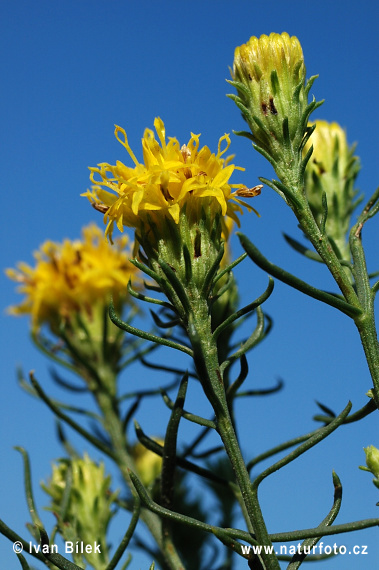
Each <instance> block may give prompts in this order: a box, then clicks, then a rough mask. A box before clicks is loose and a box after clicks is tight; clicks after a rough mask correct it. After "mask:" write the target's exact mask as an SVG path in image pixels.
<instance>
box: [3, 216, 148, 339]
mask: <svg viewBox="0 0 379 570" xmlns="http://www.w3.org/2000/svg"><path fill="white" fill-rule="evenodd" d="M82 234H83V239H82V240H77V241H70V240H64V241H63V243H54V242H51V241H46V242H45V243H44V244H43V245H42V246H41V248H40V250H39V251H37V252H36V253H35V254H34V257H35V259H36V264H35V267H30V266H29V265H27V264H26V263H19V264H18V269H8V270H7V271H6V273H7V275H8V277H10V279H13V280H14V281H16V282H18V283H20V287H19V292H20V293H23V294H24V295H25V299H24V300H23V302H22V303H21V304H20V305H16V306H14V307H11V308H10V312H11V313H12V314H14V315H21V314H30V315H31V317H32V326H33V329H34V330H35V329H38V328H39V327H40V326H41V325H42V324H43V323H48V324H50V325H51V326H52V327H53V328H55V326H56V325H57V324H59V321H60V320H61V318H62V317H63V318H66V317H68V316H69V315H70V314H71V313H73V312H79V311H85V312H87V313H89V314H90V313H91V311H92V310H93V307H94V305H95V304H97V303H102V304H105V303H107V302H108V300H109V295H110V294H111V293H112V294H113V295H114V296H115V297H116V300H117V299H122V298H123V297H124V296H125V293H126V288H127V285H128V281H129V279H130V278H131V276H132V275H133V274H135V273H136V271H137V270H136V268H135V267H134V266H133V265H132V264H131V263H130V262H129V261H128V251H127V250H126V249H125V248H126V246H127V243H128V237H127V236H124V237H123V238H121V239H119V240H118V241H117V243H116V246H115V247H111V246H110V245H109V244H108V242H107V241H106V239H105V238H104V235H103V232H102V231H101V230H100V228H98V227H97V226H96V225H95V224H91V225H89V226H88V227H86V228H84V229H83V232H82Z"/></svg>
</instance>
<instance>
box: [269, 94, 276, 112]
mask: <svg viewBox="0 0 379 570" xmlns="http://www.w3.org/2000/svg"><path fill="white" fill-rule="evenodd" d="M270 111H271V115H277V114H278V111H277V110H276V107H275V105H274V99H273V98H272V97H270Z"/></svg>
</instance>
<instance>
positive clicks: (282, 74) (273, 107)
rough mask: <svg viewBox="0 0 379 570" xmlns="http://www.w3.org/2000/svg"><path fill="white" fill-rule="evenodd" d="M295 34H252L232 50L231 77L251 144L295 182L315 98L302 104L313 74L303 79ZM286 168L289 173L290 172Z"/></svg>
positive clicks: (283, 177)
mask: <svg viewBox="0 0 379 570" xmlns="http://www.w3.org/2000/svg"><path fill="white" fill-rule="evenodd" d="M305 73H306V71H305V65H304V57H303V51H302V48H301V45H300V42H299V40H298V39H297V38H296V37H295V36H293V37H290V36H289V35H288V34H287V33H283V34H275V33H272V34H270V35H269V36H266V35H262V36H261V37H260V38H259V39H258V38H256V37H252V38H250V40H249V41H248V42H247V43H246V44H244V45H242V46H240V47H237V48H236V50H235V55H234V64H233V72H232V78H233V80H232V81H229V83H230V84H231V85H233V86H234V87H235V88H236V89H237V92H238V95H237V96H236V95H229V97H230V98H231V99H233V100H234V101H235V103H236V104H237V106H238V107H239V109H240V110H241V112H242V115H243V117H244V119H245V120H246V122H247V123H248V125H249V127H250V130H251V134H250V133H246V132H240V133H237V134H244V135H246V136H248V137H249V138H251V140H252V141H253V143H254V147H255V148H256V150H258V152H260V153H261V154H263V156H265V157H266V158H267V159H268V160H269V161H270V162H271V164H272V165H273V166H274V168H275V170H276V173H277V174H278V176H279V178H280V179H281V180H282V181H283V182H285V183H286V184H288V183H292V184H293V183H295V184H296V186H298V182H299V180H300V179H299V177H301V176H302V174H303V169H304V167H305V163H303V159H302V155H301V151H302V148H303V145H304V144H305V141H306V139H307V138H308V137H309V136H310V134H311V130H310V129H309V128H308V119H309V116H310V114H311V112H312V111H313V110H314V109H316V107H318V106H319V105H321V103H316V101H312V103H310V104H309V105H308V93H309V90H310V88H311V86H312V84H313V81H314V80H315V79H316V76H315V77H312V78H311V79H310V80H309V81H308V82H307V83H306V82H305ZM291 172H292V173H293V175H292V176H291Z"/></svg>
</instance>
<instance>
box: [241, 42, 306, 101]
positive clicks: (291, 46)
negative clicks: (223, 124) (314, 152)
mask: <svg viewBox="0 0 379 570" xmlns="http://www.w3.org/2000/svg"><path fill="white" fill-rule="evenodd" d="M274 70H275V71H276V73H277V74H278V77H279V78H280V79H282V80H283V81H284V82H285V85H290V84H292V83H293V81H295V82H296V81H297V82H299V80H300V79H302V78H303V77H304V75H305V69H304V56H303V50H302V48H301V45H300V42H299V40H298V39H297V38H296V37H295V36H292V37H290V36H289V35H288V34H287V33H286V32H283V33H282V34H275V33H272V34H270V35H269V36H266V35H264V34H263V35H262V36H261V37H260V38H259V39H258V38H256V37H255V36H253V37H252V38H250V40H249V41H248V42H247V43H246V44H243V45H242V46H240V47H237V48H236V50H235V53H234V74H235V75H236V74H238V75H239V74H243V75H245V76H246V77H247V78H248V80H249V81H251V82H258V83H259V82H260V81H261V80H262V79H265V80H266V81H267V82H271V73H272V72H273V71H274ZM267 111H269V109H267Z"/></svg>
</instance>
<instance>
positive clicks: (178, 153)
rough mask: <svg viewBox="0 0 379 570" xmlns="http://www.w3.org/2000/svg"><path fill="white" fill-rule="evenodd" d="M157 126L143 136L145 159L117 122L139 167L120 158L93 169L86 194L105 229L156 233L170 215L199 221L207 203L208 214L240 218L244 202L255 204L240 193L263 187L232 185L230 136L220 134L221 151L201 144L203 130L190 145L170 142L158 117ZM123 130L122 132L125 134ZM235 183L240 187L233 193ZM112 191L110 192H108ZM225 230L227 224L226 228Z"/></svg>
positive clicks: (109, 232) (122, 140)
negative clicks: (140, 158)
mask: <svg viewBox="0 0 379 570" xmlns="http://www.w3.org/2000/svg"><path fill="white" fill-rule="evenodd" d="M154 127H155V130H156V133H157V136H158V139H159V141H158V140H157V139H156V138H155V135H154V133H153V131H151V130H150V129H146V130H145V133H144V136H143V139H142V150H143V159H144V163H143V164H142V163H140V162H138V160H137V158H136V157H135V155H134V153H133V151H132V150H131V148H130V146H129V143H128V139H127V136H126V133H125V131H124V129H122V128H121V127H117V126H116V130H115V136H116V138H117V140H118V141H119V142H120V143H121V144H122V145H123V146H124V147H125V149H126V150H127V152H128V154H129V156H130V158H131V159H132V161H133V163H134V166H133V167H129V166H126V165H125V164H123V163H122V162H119V161H117V163H116V165H115V166H112V165H110V164H108V163H102V164H99V165H98V167H93V168H90V171H91V175H90V178H91V181H92V182H93V183H94V184H95V185H94V186H93V187H92V190H91V191H90V190H88V191H87V192H86V193H85V194H83V195H84V196H86V197H87V198H88V199H89V200H90V201H91V203H92V204H93V206H94V207H95V208H96V209H98V210H100V211H101V212H104V214H105V216H104V219H105V222H106V223H107V228H106V234H107V235H108V236H109V237H110V239H111V238H112V232H113V227H114V224H115V223H116V225H117V227H118V229H119V230H120V231H121V232H122V231H123V228H124V226H128V227H132V228H135V229H136V230H137V235H139V236H141V235H143V234H146V233H149V232H151V227H152V224H154V227H156V228H158V231H162V230H163V228H162V226H164V225H165V223H166V220H171V221H173V222H174V223H175V224H178V223H179V219H180V216H181V214H182V213H183V211H185V215H186V216H187V218H189V219H193V220H200V218H201V212H202V211H203V209H204V208H205V209H206V210H207V213H208V214H209V218H214V217H215V216H216V215H217V214H219V213H221V214H222V216H229V217H230V218H231V219H233V220H234V221H236V222H237V223H238V217H237V212H239V213H242V209H241V206H242V205H244V206H246V207H247V208H248V209H250V210H251V209H252V208H251V207H250V206H248V205H247V204H245V203H244V202H242V201H241V200H240V199H239V196H245V197H249V196H254V195H257V194H258V193H259V190H260V188H258V189H252V190H249V189H248V188H247V187H246V186H243V185H241V184H230V183H229V179H230V177H231V175H232V174H233V172H234V170H244V169H243V168H241V167H239V166H235V165H234V164H230V161H231V159H232V157H228V158H226V159H225V158H223V155H224V154H225V152H226V151H227V150H228V148H229V145H230V138H229V135H226V134H225V135H224V136H223V137H221V138H220V140H219V144H218V151H217V154H214V153H211V151H210V150H209V148H208V147H207V146H204V147H202V148H200V141H199V137H200V135H194V134H191V138H190V140H189V142H188V143H187V144H186V145H182V146H180V144H179V142H178V140H177V139H176V138H170V139H169V141H168V142H166V133H165V126H164V123H163V121H162V120H161V119H159V118H156V119H155V121H154ZM120 134H121V135H122V137H121V136H120ZM232 188H237V190H236V191H234V192H232ZM109 190H110V191H109ZM223 229H224V232H225V231H226V225H224V227H223Z"/></svg>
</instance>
